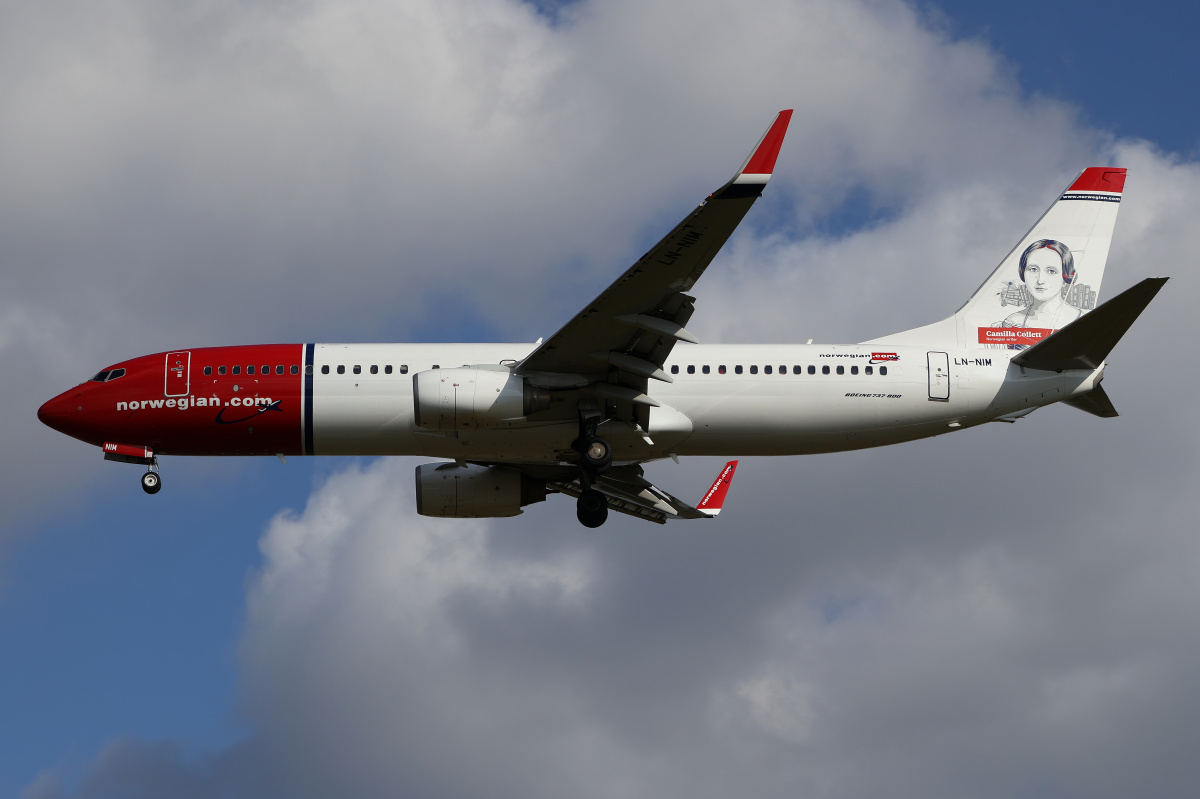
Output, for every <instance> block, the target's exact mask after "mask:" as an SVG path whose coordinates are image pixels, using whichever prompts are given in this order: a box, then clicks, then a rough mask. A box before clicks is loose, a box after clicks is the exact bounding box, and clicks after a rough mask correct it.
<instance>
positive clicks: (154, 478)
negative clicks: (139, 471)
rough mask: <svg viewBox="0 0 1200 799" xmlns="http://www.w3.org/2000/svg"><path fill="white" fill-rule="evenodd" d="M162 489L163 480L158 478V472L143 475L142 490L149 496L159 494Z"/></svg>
mask: <svg viewBox="0 0 1200 799" xmlns="http://www.w3.org/2000/svg"><path fill="white" fill-rule="evenodd" d="M160 488H162V478H160V477H159V476H158V472H146V473H145V474H143V475H142V490H143V491H145V492H146V493H147V494H157V493H158V490H159V489H160Z"/></svg>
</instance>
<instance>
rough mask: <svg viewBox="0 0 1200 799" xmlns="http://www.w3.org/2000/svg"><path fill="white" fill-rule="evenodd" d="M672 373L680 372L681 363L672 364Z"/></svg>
mask: <svg viewBox="0 0 1200 799" xmlns="http://www.w3.org/2000/svg"><path fill="white" fill-rule="evenodd" d="M671 374H673V375H677V374H679V364H671Z"/></svg>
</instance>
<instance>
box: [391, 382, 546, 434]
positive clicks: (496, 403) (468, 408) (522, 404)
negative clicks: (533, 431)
mask: <svg viewBox="0 0 1200 799" xmlns="http://www.w3.org/2000/svg"><path fill="white" fill-rule="evenodd" d="M549 407H550V392H549V391H547V390H546V389H544V388H538V387H536V386H531V385H529V382H528V381H527V380H526V379H525V378H523V377H521V376H520V375H516V374H513V373H512V372H510V371H508V370H507V369H505V370H504V371H493V370H490V369H473V368H471V367H462V368H459V369H430V370H428V371H424V372H418V373H417V374H415V375H414V376H413V411H414V413H415V415H416V422H417V425H418V426H420V427H424V428H426V429H429V430H463V429H471V428H475V427H497V426H500V425H502V424H503V423H504V422H512V421H514V420H519V419H521V418H522V417H525V416H528V415H529V414H531V413H537V412H538V411H544V410H546V409H547V408H549Z"/></svg>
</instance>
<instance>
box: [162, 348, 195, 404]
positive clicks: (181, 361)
mask: <svg viewBox="0 0 1200 799" xmlns="http://www.w3.org/2000/svg"><path fill="white" fill-rule="evenodd" d="M191 363H192V353H190V352H168V353H167V376H166V382H165V384H164V385H165V388H164V389H163V393H164V394H166V395H167V396H168V397H186V396H187V395H188V393H189V391H190V389H191V373H190V370H191Z"/></svg>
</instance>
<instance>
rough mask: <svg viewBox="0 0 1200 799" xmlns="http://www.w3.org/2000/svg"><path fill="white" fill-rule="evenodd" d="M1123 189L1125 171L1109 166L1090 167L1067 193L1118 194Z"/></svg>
mask: <svg viewBox="0 0 1200 799" xmlns="http://www.w3.org/2000/svg"><path fill="white" fill-rule="evenodd" d="M1124 188H1125V170H1124V169H1115V168H1113V167H1110V166H1090V167H1088V168H1087V169H1085V170H1083V173H1082V174H1081V175H1080V176H1079V177H1077V178H1076V179H1075V182H1074V183H1072V184H1071V188H1069V189H1067V191H1110V192H1113V193H1114V194H1120V193H1121V191H1122V190H1123V189H1124Z"/></svg>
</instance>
